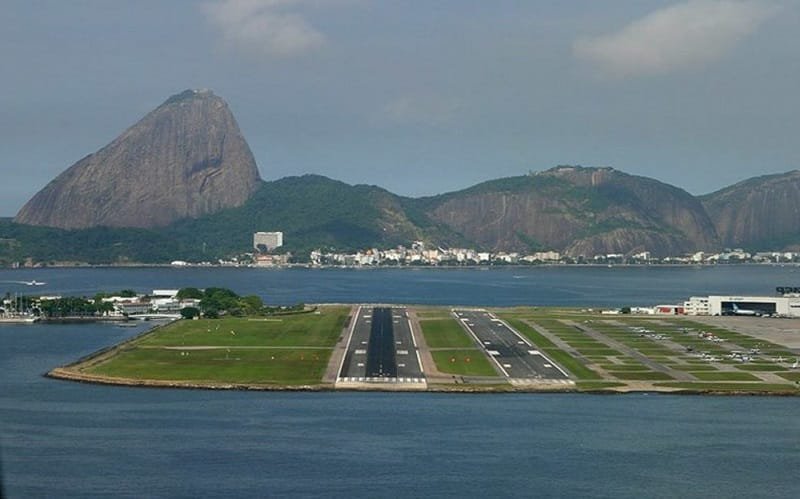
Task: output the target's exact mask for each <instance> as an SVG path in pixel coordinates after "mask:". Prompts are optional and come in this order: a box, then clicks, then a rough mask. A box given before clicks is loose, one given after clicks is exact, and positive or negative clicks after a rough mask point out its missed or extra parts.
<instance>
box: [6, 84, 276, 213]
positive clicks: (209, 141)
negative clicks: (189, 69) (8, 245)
mask: <svg viewBox="0 0 800 499" xmlns="http://www.w3.org/2000/svg"><path fill="white" fill-rule="evenodd" d="M259 185H260V179H259V174H258V169H257V168H256V164H255V160H254V159H253V155H252V153H251V152H250V148H249V147H248V146H247V142H246V141H245V139H244V137H243V136H242V134H241V132H240V131H239V127H238V125H237V124H236V120H235V119H234V117H233V114H232V113H231V111H230V109H228V105H227V104H226V103H225V101H224V100H222V99H221V98H220V97H217V96H216V95H214V94H213V93H212V92H210V91H207V90H186V91H184V92H182V93H180V94H177V95H174V96H172V97H170V98H169V99H167V101H166V102H164V103H163V104H162V105H161V106H159V107H158V108H156V109H155V110H154V111H152V112H150V113H149V114H147V115H146V116H145V117H144V118H142V119H141V120H140V121H139V122H138V123H136V124H135V125H133V126H132V127H130V128H129V129H127V130H126V131H125V132H123V133H122V135H120V136H119V137H117V138H116V139H114V141H112V142H111V143H110V144H108V145H107V146H105V147H103V148H102V149H100V150H99V151H97V152H96V153H94V154H90V155H89V156H86V157H85V158H83V159H81V160H80V161H78V162H77V163H75V164H74V165H72V166H71V167H70V168H69V169H67V170H66V171H65V172H63V173H62V174H61V175H59V176H58V177H56V178H55V179H54V180H53V181H52V182H50V183H49V184H48V185H47V186H45V187H44V188H43V189H42V190H41V191H39V192H38V193H37V194H36V195H35V196H34V197H33V198H32V199H31V200H30V201H28V203H27V204H25V206H23V207H22V209H21V210H20V212H19V213H18V214H17V216H16V218H15V219H14V220H15V222H17V223H20V224H28V225H38V226H49V227H58V228H63V229H78V228H88V227H96V226H107V227H137V228H153V227H163V226H167V225H169V224H171V223H172V222H174V221H176V220H179V219H183V218H186V217H200V216H203V215H206V214H210V213H214V212H217V211H219V210H221V209H225V208H230V207H236V206H241V205H242V204H244V202H245V201H247V199H248V198H249V197H250V196H251V194H253V192H255V190H256V189H258V187H259Z"/></svg>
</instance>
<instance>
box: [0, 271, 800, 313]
mask: <svg viewBox="0 0 800 499" xmlns="http://www.w3.org/2000/svg"><path fill="white" fill-rule="evenodd" d="M32 280H36V281H39V282H46V283H47V285H46V286H36V287H32V286H25V285H22V284H16V283H15V282H14V281H32ZM185 286H196V287H206V286H224V287H229V288H231V289H233V290H234V291H236V292H238V293H239V294H242V295H247V294H257V295H260V296H262V297H263V298H264V299H265V300H267V301H268V302H270V303H276V304H283V305H286V304H292V303H297V302H299V301H302V302H306V303H319V302H337V303H353V302H362V301H368V302H373V303H416V304H421V303H426V304H436V305H443V304H444V305H491V306H503V305H526V304H529V305H572V306H624V305H646V304H653V303H656V302H658V303H662V302H663V303H677V302H682V301H683V300H685V299H686V298H688V297H689V296H690V295H709V294H722V295H726V294H739V295H741V294H758V295H764V294H767V295H769V294H774V293H775V287H776V286H800V267H798V266H786V267H783V266H769V265H757V266H735V265H720V266H715V267H694V266H680V267H659V266H651V267H610V268H609V267H577V266H570V267H533V268H531V267H510V268H494V269H491V270H490V269H486V268H467V269H388V268H382V269H361V270H359V269H324V270H319V269H302V268H298V269H284V270H267V269H249V268H188V269H187V268H149V269H148V268H144V269H142V268H128V269H116V268H114V269H101V268H84V269H57V268H54V269H20V270H10V269H6V270H3V269H0V291H10V292H12V293H13V292H18V293H31V292H34V293H37V294H45V293H48V294H56V293H63V294H77V295H90V294H93V293H95V292H97V291H117V290H120V289H124V288H132V289H135V290H137V291H140V292H150V291H152V290H153V289H158V288H180V287H185Z"/></svg>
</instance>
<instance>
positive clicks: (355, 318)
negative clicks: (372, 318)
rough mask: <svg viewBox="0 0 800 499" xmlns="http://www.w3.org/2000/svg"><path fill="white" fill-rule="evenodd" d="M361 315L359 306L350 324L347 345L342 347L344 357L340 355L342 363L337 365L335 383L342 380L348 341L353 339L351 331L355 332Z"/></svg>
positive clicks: (348, 348)
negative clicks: (337, 372) (337, 370)
mask: <svg viewBox="0 0 800 499" xmlns="http://www.w3.org/2000/svg"><path fill="white" fill-rule="evenodd" d="M360 314H361V305H359V306H358V308H357V309H356V314H355V315H354V316H353V321H352V322H351V323H350V333H349V334H348V335H347V345H345V347H344V355H342V361H341V362H340V363H339V374H338V375H337V376H336V379H337V381H338V380H340V379H342V369H343V368H344V361H345V359H346V358H347V352H349V351H350V341H352V339H353V331H355V330H356V323H357V322H358V316H359V315H360Z"/></svg>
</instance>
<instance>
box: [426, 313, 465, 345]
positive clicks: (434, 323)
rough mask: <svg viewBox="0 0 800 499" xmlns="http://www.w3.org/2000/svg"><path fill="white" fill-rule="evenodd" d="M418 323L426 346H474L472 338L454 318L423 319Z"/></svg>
mask: <svg viewBox="0 0 800 499" xmlns="http://www.w3.org/2000/svg"><path fill="white" fill-rule="evenodd" d="M420 325H421V326H422V334H423V336H425V343H427V344H428V348H469V347H473V348H474V347H475V342H474V341H473V339H472V338H471V337H470V336H468V335H467V332H466V331H464V328H462V327H461V326H460V325H459V324H458V322H457V321H456V320H455V319H454V318H449V319H433V320H423V321H420Z"/></svg>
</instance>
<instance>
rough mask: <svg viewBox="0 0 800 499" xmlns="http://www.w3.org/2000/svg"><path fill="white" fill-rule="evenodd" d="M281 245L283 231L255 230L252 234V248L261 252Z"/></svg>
mask: <svg viewBox="0 0 800 499" xmlns="http://www.w3.org/2000/svg"><path fill="white" fill-rule="evenodd" d="M281 246H283V232H256V233H255V234H253V248H254V249H255V250H256V251H259V252H261V253H266V252H268V251H272V250H274V249H275V248H280V247H281Z"/></svg>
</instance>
